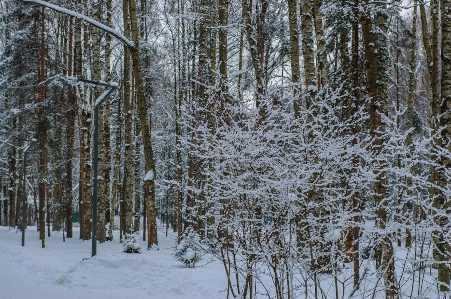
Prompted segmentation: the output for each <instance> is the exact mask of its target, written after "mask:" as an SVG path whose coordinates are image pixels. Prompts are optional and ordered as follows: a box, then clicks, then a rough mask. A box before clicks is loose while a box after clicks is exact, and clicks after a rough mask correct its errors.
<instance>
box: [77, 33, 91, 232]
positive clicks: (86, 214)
mask: <svg viewBox="0 0 451 299" xmlns="http://www.w3.org/2000/svg"><path fill="white" fill-rule="evenodd" d="M83 41H84V45H83V47H84V51H85V55H86V52H87V51H88V27H87V26H85V27H84V39H83ZM88 54H89V55H90V54H91V51H90V50H89V52H88ZM80 59H81V58H80ZM80 68H81V66H80ZM85 75H86V71H85ZM83 96H84V99H83V101H84V103H83V107H82V121H81V130H82V140H81V144H80V145H81V147H82V151H83V152H82V155H81V156H82V160H83V161H82V162H83V173H82V174H80V177H82V178H83V181H82V188H83V191H82V192H83V196H82V198H83V205H82V208H83V211H82V212H83V240H91V237H92V236H91V233H92V165H91V127H92V123H93V122H92V121H91V119H92V110H91V107H92V100H91V96H90V95H89V94H88V93H87V87H86V86H85V89H84V90H83Z"/></svg>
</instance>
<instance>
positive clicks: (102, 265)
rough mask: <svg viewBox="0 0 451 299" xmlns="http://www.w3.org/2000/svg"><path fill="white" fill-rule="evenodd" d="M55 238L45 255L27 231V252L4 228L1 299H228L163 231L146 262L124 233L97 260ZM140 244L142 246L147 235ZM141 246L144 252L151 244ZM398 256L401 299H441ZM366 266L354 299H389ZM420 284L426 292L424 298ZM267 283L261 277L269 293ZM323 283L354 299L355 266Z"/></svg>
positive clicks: (403, 254)
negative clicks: (128, 248) (127, 249)
mask: <svg viewBox="0 0 451 299" xmlns="http://www.w3.org/2000/svg"><path fill="white" fill-rule="evenodd" d="M51 233H52V236H51V237H47V238H46V248H41V242H40V240H39V234H38V232H37V231H36V227H29V228H28V230H27V232H26V243H25V247H22V246H21V232H20V231H19V232H16V230H14V229H9V228H8V227H3V226H2V227H0V299H16V298H17V299H27V298H33V299H57V298H58V299H61V298H64V299H75V298H82V299H90V298H95V299H116V298H117V299H141V298H146V299H155V298H174V299H182V298H183V299H188V298H193V299H202V298H205V299H206V298H208V299H215V298H226V297H227V289H226V288H227V280H226V275H225V271H224V268H223V266H222V264H221V263H220V262H219V261H217V260H214V259H212V257H211V256H208V255H206V256H204V258H203V259H202V260H201V261H199V262H197V263H196V268H194V269H193V268H188V267H186V266H185V265H184V264H182V263H181V262H179V261H177V260H176V259H175V258H174V257H173V256H172V254H173V253H174V250H173V247H174V246H175V240H176V236H175V235H174V234H173V233H172V232H169V235H168V237H166V236H165V231H164V227H160V228H159V249H158V250H156V249H152V250H143V253H141V254H128V253H123V252H122V250H123V246H122V244H121V243H119V232H118V231H115V232H114V237H115V240H114V241H112V242H105V243H103V244H98V246H97V255H96V256H95V257H94V258H90V256H91V242H90V241H82V240H80V239H78V235H79V228H78V227H74V236H75V237H76V238H73V239H66V242H63V234H62V232H51ZM137 239H138V240H142V235H139V236H137ZM138 242H139V241H138ZM140 243H141V245H143V247H145V245H146V244H145V242H143V241H141V242H140ZM395 249H396V261H397V262H396V264H397V267H396V268H397V273H396V276H397V279H398V281H399V284H400V288H401V296H402V298H412V299H425V298H427V299H432V298H438V294H437V292H436V282H435V280H434V277H436V270H435V269H432V268H431V267H425V270H423V271H421V272H418V271H415V272H412V269H411V268H412V265H413V264H412V259H413V252H412V251H411V250H410V251H408V250H407V249H405V248H402V247H395ZM427 251H429V250H427ZM362 263H363V264H364V265H363V268H364V269H366V270H365V271H364V272H365V273H363V272H362V273H361V275H362V274H363V277H364V280H363V281H362V283H361V288H360V290H359V291H357V292H356V293H355V294H354V297H353V298H375V299H379V298H384V297H385V296H384V295H383V289H382V287H383V286H382V285H381V281H380V279H379V278H378V277H377V275H376V270H375V265H374V261H371V260H364V261H362ZM420 276H421V277H422V280H421V290H420V291H418V289H419V285H420V283H419V282H420V280H419V278H420ZM302 277H303V276H302V275H301V276H299V277H297V278H296V281H298V282H299V284H298V287H299V289H298V291H297V295H296V296H295V297H296V298H306V296H307V297H308V298H314V296H313V289H314V288H313V285H312V283H311V281H310V282H308V283H306V285H305V288H307V289H308V290H307V289H306V291H305V293H304V291H303V289H302V288H303V283H302ZM268 279H269V277H263V281H264V282H265V283H268V284H267V286H269V287H270V285H271V282H270V280H268ZM318 281H319V282H320V288H321V298H326V299H329V298H336V296H337V293H336V291H335V290H337V291H338V298H343V299H344V298H348V297H349V296H350V293H351V291H352V264H344V265H343V268H342V269H341V272H340V274H339V275H338V277H337V281H334V280H333V278H332V277H331V276H330V275H319V276H318ZM337 282H338V286H337V289H336V286H335V284H336V283H337ZM375 284H378V287H377V292H375V291H374V286H375ZM412 285H413V288H412ZM270 288H271V287H270ZM257 290H258V291H259V293H258V294H257V298H268V296H266V295H265V294H266V292H265V291H264V289H263V288H261V285H258V286H257ZM269 291H270V292H271V293H272V291H271V290H269ZM307 294H308V295H307ZM446 298H448V297H446ZM450 299H451V298H450Z"/></svg>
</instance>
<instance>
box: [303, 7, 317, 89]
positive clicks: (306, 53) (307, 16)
mask: <svg viewBox="0 0 451 299" xmlns="http://www.w3.org/2000/svg"><path fill="white" fill-rule="evenodd" d="M300 8H301V13H300V14H301V24H302V25H301V32H302V56H303V58H304V78H305V87H306V88H307V90H309V91H313V90H314V89H312V88H311V86H313V87H316V86H317V84H316V78H315V73H316V72H315V56H314V51H313V45H314V36H313V21H314V19H313V16H312V7H311V1H310V0H301V7H300Z"/></svg>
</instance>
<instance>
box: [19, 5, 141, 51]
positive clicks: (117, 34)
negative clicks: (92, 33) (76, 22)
mask: <svg viewBox="0 0 451 299" xmlns="http://www.w3.org/2000/svg"><path fill="white" fill-rule="evenodd" d="M24 2H29V3H36V4H39V5H42V6H45V7H48V8H50V9H53V10H54V11H57V12H61V13H63V14H66V15H70V16H73V17H75V18H77V19H80V20H83V21H85V22H87V23H89V24H91V25H93V26H95V27H97V28H99V29H102V30H105V31H106V32H108V33H109V34H111V35H112V36H114V37H115V38H117V39H119V40H120V41H122V42H123V43H124V44H125V45H127V46H129V47H130V48H134V47H135V44H134V43H133V42H132V41H131V40H129V39H128V38H126V37H125V36H124V35H123V34H122V33H120V32H118V31H116V30H114V29H113V28H110V27H108V26H106V25H104V24H102V23H100V22H98V21H96V20H94V19H91V18H89V17H87V16H85V15H83V14H80V13H78V12H75V11H72V10H69V9H66V8H63V7H60V6H57V5H54V4H51V3H48V2H45V1H40V0H24Z"/></svg>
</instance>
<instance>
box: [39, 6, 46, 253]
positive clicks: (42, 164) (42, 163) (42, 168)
mask: <svg viewBox="0 0 451 299" xmlns="http://www.w3.org/2000/svg"><path fill="white" fill-rule="evenodd" d="M44 80H45V8H44V7H41V62H40V69H39V83H40V88H39V102H40V103H43V102H44V101H45V88H44ZM42 112H43V111H42V110H41V113H42ZM40 119H41V120H40V121H39V124H38V137H39V148H40V149H41V150H40V155H39V162H38V172H39V174H40V178H39V238H40V240H41V245H42V248H45V182H44V175H45V173H46V157H45V156H46V155H45V149H46V141H47V126H46V122H45V116H44V115H41V118H40Z"/></svg>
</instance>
